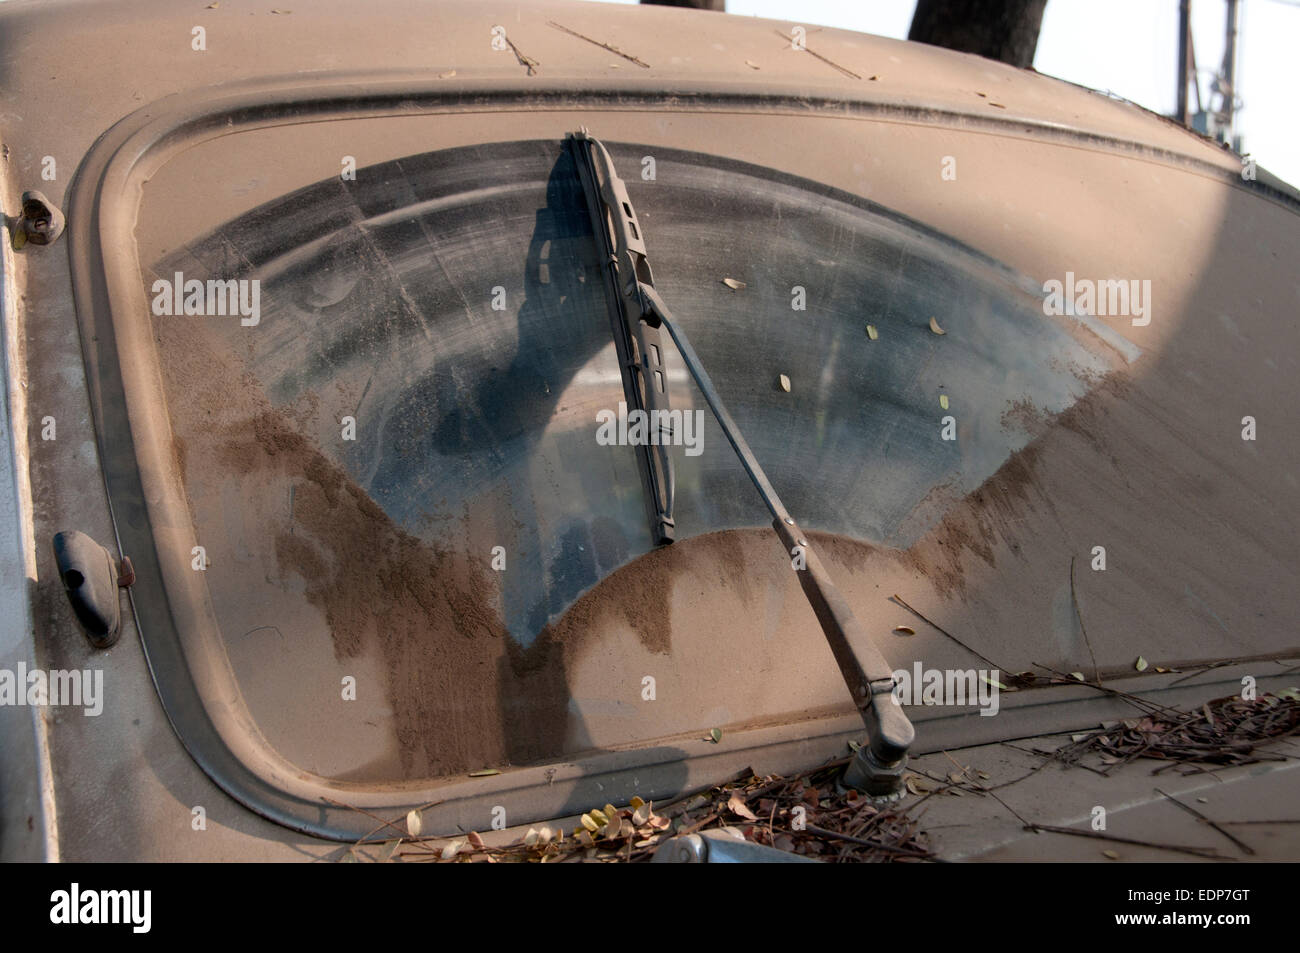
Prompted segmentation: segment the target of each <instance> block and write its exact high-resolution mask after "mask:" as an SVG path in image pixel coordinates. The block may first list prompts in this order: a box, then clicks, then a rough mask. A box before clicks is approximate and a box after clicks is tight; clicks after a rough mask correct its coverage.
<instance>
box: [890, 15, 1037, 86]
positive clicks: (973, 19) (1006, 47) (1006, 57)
mask: <svg viewBox="0 0 1300 953" xmlns="http://www.w3.org/2000/svg"><path fill="white" fill-rule="evenodd" d="M1046 6H1047V0H917V4H916V12H915V13H914V14H912V29H911V30H910V31H909V32H908V34H907V38H908V39H909V40H914V41H915V42H917V43H928V44H930V45H931V46H943V47H946V48H948V49H950V50H958V51H960V52H962V53H977V54H978V55H980V56H987V57H988V58H989V59H991V60H999V61H1000V62H1003V63H1010V64H1011V65H1012V66H1019V67H1021V68H1022V69H1023V68H1026V67H1030V66H1033V65H1034V51H1035V50H1036V49H1037V48H1038V31H1039V28H1040V27H1041V26H1042V25H1043V9H1044V8H1045V7H1046Z"/></svg>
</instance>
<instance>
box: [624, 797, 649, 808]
mask: <svg viewBox="0 0 1300 953" xmlns="http://www.w3.org/2000/svg"><path fill="white" fill-rule="evenodd" d="M644 803H645V801H643V800H641V798H640V797H637V796H636V795H633V796H632V800H630V801H628V802H627V806H628V807H630V808H632V810H634V811H635V810H636V809H637V808H638V807H640V806H641V805H642V804H644Z"/></svg>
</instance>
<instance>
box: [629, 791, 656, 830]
mask: <svg viewBox="0 0 1300 953" xmlns="http://www.w3.org/2000/svg"><path fill="white" fill-rule="evenodd" d="M633 800H635V801H640V800H641V799H640V798H633ZM653 813H654V812H653V811H652V810H651V808H650V805H649V804H645V803H642V804H639V805H637V807H636V809H635V810H634V811H633V812H632V823H633V824H634V825H635V826H637V827H642V826H643V825H645V824H648V823H649V822H650V818H651V816H652V815H653Z"/></svg>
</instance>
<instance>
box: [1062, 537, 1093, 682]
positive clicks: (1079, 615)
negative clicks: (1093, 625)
mask: <svg viewBox="0 0 1300 953" xmlns="http://www.w3.org/2000/svg"><path fill="white" fill-rule="evenodd" d="M1070 604H1071V605H1073V606H1074V617H1075V618H1076V619H1078V620H1079V631H1080V632H1082V633H1083V644H1084V645H1086V646H1088V655H1089V656H1091V658H1092V680H1093V681H1094V682H1096V683H1097V684H1098V685H1100V684H1101V669H1099V668H1098V667H1097V655H1096V653H1095V652H1093V650H1092V640H1090V639H1089V638H1088V630H1087V629H1086V628H1084V625H1083V613H1082V612H1080V611H1079V600H1078V598H1077V597H1076V596H1075V594H1074V556H1071V557H1070Z"/></svg>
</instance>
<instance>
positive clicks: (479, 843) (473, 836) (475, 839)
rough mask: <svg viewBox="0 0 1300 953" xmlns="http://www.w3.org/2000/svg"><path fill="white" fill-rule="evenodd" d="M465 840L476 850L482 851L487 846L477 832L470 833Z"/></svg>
mask: <svg viewBox="0 0 1300 953" xmlns="http://www.w3.org/2000/svg"><path fill="white" fill-rule="evenodd" d="M465 839H466V840H467V841H469V846H471V847H473V848H474V849H475V850H482V849H483V848H484V847H486V846H487V845H486V844H484V843H483V838H481V837H479V836H478V833H477V832H475V831H470V832H469V833H468V834H466V835H465Z"/></svg>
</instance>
